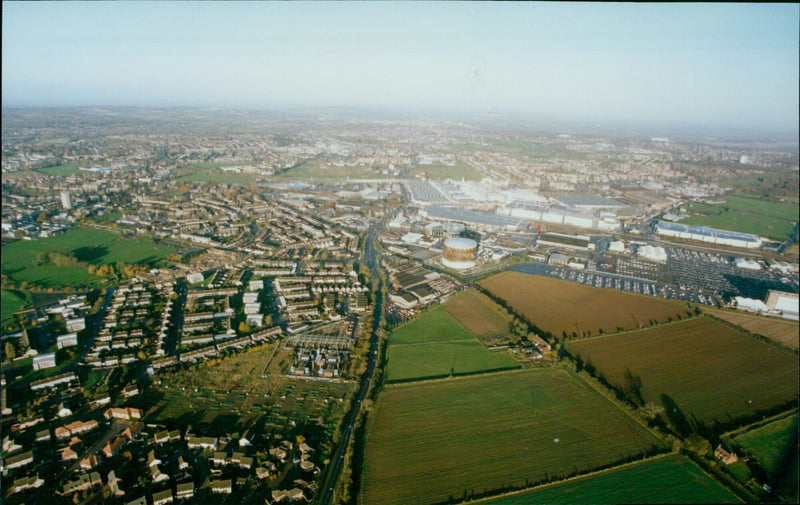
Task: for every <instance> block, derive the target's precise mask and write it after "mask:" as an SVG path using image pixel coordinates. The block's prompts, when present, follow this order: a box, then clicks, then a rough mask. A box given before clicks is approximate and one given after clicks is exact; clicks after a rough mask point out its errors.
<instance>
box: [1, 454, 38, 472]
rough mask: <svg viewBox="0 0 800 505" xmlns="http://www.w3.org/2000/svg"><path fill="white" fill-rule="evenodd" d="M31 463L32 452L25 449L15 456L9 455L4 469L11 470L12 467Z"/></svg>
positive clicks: (20, 466)
mask: <svg viewBox="0 0 800 505" xmlns="http://www.w3.org/2000/svg"><path fill="white" fill-rule="evenodd" d="M31 463H33V452H32V451H26V452H23V453H21V454H17V455H16V456H9V457H8V458H6V467H5V470H13V469H14V468H22V467H23V466H28V465H30V464H31Z"/></svg>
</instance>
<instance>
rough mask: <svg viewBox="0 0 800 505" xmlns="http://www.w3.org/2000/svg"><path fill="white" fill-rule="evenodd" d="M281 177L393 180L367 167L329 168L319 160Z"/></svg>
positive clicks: (298, 167)
mask: <svg viewBox="0 0 800 505" xmlns="http://www.w3.org/2000/svg"><path fill="white" fill-rule="evenodd" d="M280 177H282V178H285V179H304V180H307V179H321V180H325V179H336V180H339V179H345V178H348V177H349V178H351V179H382V178H391V177H393V176H392V175H384V174H382V173H380V172H376V171H375V169H373V168H370V167H365V166H341V167H340V166H335V165H331V166H327V165H326V164H324V163H321V162H320V161H318V160H310V161H307V162H305V163H303V164H302V165H300V166H297V167H294V168H291V169H289V170H286V171H285V172H282V173H281V174H280Z"/></svg>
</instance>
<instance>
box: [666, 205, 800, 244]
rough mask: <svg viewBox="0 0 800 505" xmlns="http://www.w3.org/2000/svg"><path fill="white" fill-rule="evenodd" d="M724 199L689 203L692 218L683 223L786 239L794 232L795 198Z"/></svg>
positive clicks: (795, 219) (796, 208)
mask: <svg viewBox="0 0 800 505" xmlns="http://www.w3.org/2000/svg"><path fill="white" fill-rule="evenodd" d="M721 199H723V200H725V203H721V204H716V205H709V204H706V203H700V202H692V203H690V204H689V205H688V211H689V214H690V217H689V218H687V219H685V220H683V221H681V222H682V223H684V224H689V225H701V226H708V227H710V228H718V229H721V230H732V231H739V232H743V233H752V234H754V235H759V236H763V237H768V238H771V239H774V240H786V239H788V238H789V237H791V235H792V232H793V231H794V226H793V225H792V222H793V221H794V222H796V221H797V220H798V207H797V202H795V201H788V200H787V201H785V202H771V201H767V200H765V199H763V198H758V197H748V196H736V195H727V196H724V197H722V198H721Z"/></svg>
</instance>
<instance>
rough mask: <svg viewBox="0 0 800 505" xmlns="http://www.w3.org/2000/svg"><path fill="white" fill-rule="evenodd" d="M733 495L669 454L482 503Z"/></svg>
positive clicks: (714, 499)
mask: <svg viewBox="0 0 800 505" xmlns="http://www.w3.org/2000/svg"><path fill="white" fill-rule="evenodd" d="M740 502H741V500H739V499H738V498H737V497H736V495H734V494H733V493H731V492H730V491H728V490H727V489H726V488H725V487H723V486H722V485H721V484H720V483H718V482H717V481H715V480H714V479H712V478H711V477H709V476H707V475H706V474H704V473H703V471H702V470H700V468H698V466H697V465H695V464H694V463H692V462H691V461H689V460H688V459H686V458H685V457H683V456H679V455H677V454H672V455H669V456H663V457H657V458H654V459H652V460H649V461H645V462H643V463H634V464H632V465H626V466H624V467H621V468H618V469H611V470H608V471H605V472H603V473H600V474H597V475H591V476H587V477H583V478H579V479H575V480H572V481H569V482H565V483H562V484H553V485H550V486H547V487H544V488H541V489H536V490H533V491H529V492H527V493H520V494H515V495H512V496H506V497H503V498H497V499H494V500H492V499H489V500H485V501H480V502H478V503H481V504H482V505H522V504H532V503H563V504H572V503H594V504H596V505H602V504H609V505H611V504H616V503H740Z"/></svg>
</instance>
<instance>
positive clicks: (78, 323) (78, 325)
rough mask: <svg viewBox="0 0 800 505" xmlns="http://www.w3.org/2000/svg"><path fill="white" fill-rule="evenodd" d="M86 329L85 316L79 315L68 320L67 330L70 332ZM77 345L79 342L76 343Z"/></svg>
mask: <svg viewBox="0 0 800 505" xmlns="http://www.w3.org/2000/svg"><path fill="white" fill-rule="evenodd" d="M85 329H86V319H85V318H83V317H79V318H76V319H68V320H67V331H69V332H73V331H74V332H78V331H81V330H85ZM75 345H77V343H76V344H75Z"/></svg>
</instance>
